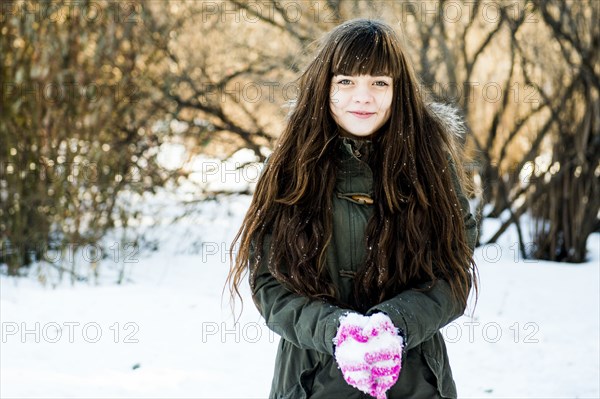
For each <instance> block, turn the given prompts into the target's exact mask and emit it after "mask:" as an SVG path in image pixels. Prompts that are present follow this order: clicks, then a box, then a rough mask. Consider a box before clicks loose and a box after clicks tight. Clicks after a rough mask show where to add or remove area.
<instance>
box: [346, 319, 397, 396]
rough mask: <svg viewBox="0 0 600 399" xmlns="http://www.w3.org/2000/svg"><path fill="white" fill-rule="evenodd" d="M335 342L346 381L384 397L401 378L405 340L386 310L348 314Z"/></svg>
mask: <svg viewBox="0 0 600 399" xmlns="http://www.w3.org/2000/svg"><path fill="white" fill-rule="evenodd" d="M334 343H335V345H336V350H335V358H336V361H337V363H338V366H339V368H340V370H341V371H342V374H343V375H344V379H345V380H346V382H347V383H348V384H350V385H351V386H353V387H355V388H357V389H359V390H360V391H362V392H365V393H368V394H370V395H371V396H373V397H376V398H378V399H384V398H385V397H386V396H385V392H386V391H387V390H388V389H390V388H391V387H392V386H393V385H394V384H395V383H396V381H397V380H398V375H399V373H400V366H401V360H402V344H403V340H402V337H401V336H399V335H398V331H397V329H396V327H394V325H393V324H392V322H391V320H390V319H389V317H388V316H387V315H385V314H384V313H376V314H374V315H372V316H363V315H360V314H358V313H349V314H347V315H344V316H342V317H341V318H340V326H339V328H338V332H337V335H336V337H335V339H334Z"/></svg>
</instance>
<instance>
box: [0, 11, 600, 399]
mask: <svg viewBox="0 0 600 399" xmlns="http://www.w3.org/2000/svg"><path fill="white" fill-rule="evenodd" d="M0 6H1V9H0V68H1V69H0V78H1V82H2V86H1V96H0V204H1V208H0V283H1V285H0V288H1V292H0V294H1V295H0V299H1V302H0V303H1V307H0V319H1V322H2V342H1V345H2V349H1V351H0V364H1V366H2V367H1V371H0V386H2V388H1V391H0V396H2V397H39V396H43V397H98V396H100V395H102V396H111V397H133V396H138V397H139V396H144V397H169V396H173V395H176V396H179V397H199V398H209V397H240V398H242V397H256V398H259V397H266V396H268V389H269V384H270V376H271V371H272V367H273V360H274V353H275V349H276V345H277V339H276V337H273V336H271V335H270V333H269V331H268V329H267V328H266V326H264V323H262V322H261V319H260V317H259V316H258V315H257V313H256V311H255V310H254V309H250V308H253V305H252V301H251V299H249V297H248V296H247V293H246V297H245V299H246V300H245V302H244V304H245V305H246V306H245V307H244V310H243V316H242V319H241V322H242V324H240V323H235V322H234V321H235V320H234V318H233V317H232V315H231V311H230V310H229V305H228V304H227V301H228V293H227V291H225V294H224V296H223V297H222V296H221V294H222V289H223V287H224V283H225V276H226V274H227V270H228V267H229V256H230V255H235V250H232V249H231V248H230V243H231V238H232V237H233V235H234V234H235V233H236V232H237V229H238V228H239V225H240V223H241V220H242V218H243V215H244V213H245V210H246V209H247V207H248V204H249V200H250V198H251V195H252V192H253V188H254V184H255V182H256V178H257V177H258V174H259V173H260V167H261V163H262V161H263V160H264V159H265V157H266V156H267V155H268V154H269V152H270V149H271V148H272V147H273V146H274V144H275V142H276V140H277V137H278V135H279V133H280V132H281V130H282V127H283V124H284V123H285V116H286V114H287V112H288V109H289V108H288V106H289V103H290V102H291V101H293V100H294V98H295V97H296V96H297V92H298V85H297V82H296V80H295V79H296V78H297V77H298V76H299V74H300V72H301V71H302V69H303V67H304V66H305V65H306V64H307V62H308V61H309V60H310V59H311V57H312V52H313V51H314V50H315V40H316V39H318V38H319V37H320V36H321V35H322V34H323V33H324V32H327V31H328V30H330V29H332V28H333V27H334V26H336V25H338V24H339V23H341V22H343V21H345V20H348V19H352V18H356V17H372V18H378V19H382V20H384V21H386V22H388V23H390V24H391V25H392V26H394V27H395V29H396V30H397V32H398V33H399V34H400V35H401V38H402V40H403V44H404V46H405V48H406V50H407V52H408V54H409V55H410V58H411V59H412V61H413V63H414V66H415V68H416V70H417V72H418V74H419V77H420V79H421V84H422V88H423V91H424V92H425V93H427V94H426V97H427V99H428V101H441V102H446V103H450V104H453V105H454V106H456V107H457V108H458V109H459V110H460V112H461V113H462V115H463V116H464V118H465V120H466V122H467V125H468V134H467V135H466V137H465V138H464V146H465V149H466V153H467V155H468V157H467V159H465V167H466V168H467V171H468V173H469V175H470V176H471V177H472V178H473V181H474V182H475V184H476V186H477V187H478V189H479V192H478V193H477V194H476V195H474V196H473V198H471V205H472V212H473V213H475V214H476V215H477V217H478V220H479V224H480V226H479V227H480V237H479V240H478V249H477V251H476V257H477V259H478V266H479V268H480V272H481V278H482V294H481V295H482V296H481V299H480V303H481V304H480V305H478V307H474V313H473V314H471V315H469V317H470V318H469V320H470V321H469V322H470V323H480V324H476V325H475V324H464V323H466V322H463V324H460V323H459V324H457V325H455V326H454V327H458V331H459V333H460V337H461V338H460V339H458V340H457V344H456V345H451V346H452V347H451V348H450V349H451V352H453V353H451V360H452V361H454V362H456V367H454V370H455V371H454V373H455V375H456V378H457V382H458V383H459V384H458V386H459V395H461V397H463V396H462V395H464V397H598V396H599V395H600V388H599V386H598V380H599V378H600V374H599V366H598V362H599V360H598V359H599V357H600V352H599V349H598V341H599V339H600V337H599V332H598V325H599V322H598V317H599V316H598V315H599V314H600V313H599V312H598V303H599V302H600V293H599V291H598V266H599V262H600V254H599V253H598V251H599V248H600V97H599V96H600V55H599V54H600V52H599V50H600V24H598V21H599V20H600V2H598V1H596V0H577V1H562V0H561V1H559V0H548V1H543V0H506V1H504V0H503V1H499V0H498V1H496V0H494V1H463V0H452V1H450V0H448V1H444V0H439V1H428V0H427V1H401V0H400V1H360V0H344V1H341V0H327V1H317V0H314V1H313V0H311V1H286V0H282V1H277V2H270V1H249V2H248V1H199V0H192V1H159V0H149V1H141V0H139V1H137V0H133V1H129V0H127V1H94V0H90V1H83V0H82V1H79V0H75V1H71V0H69V1H67V0H65V1H59V0H51V1H2V3H1V5H0ZM486 289H487V291H486ZM486 292H488V293H489V296H488V297H486ZM486 298H488V299H486ZM237 310H240V308H239V307H238V308H237ZM479 312H481V313H479ZM478 313H479V316H478ZM490 323H491V324H490ZM527 323H530V324H527ZM90 326H91V327H90ZM485 326H487V327H485ZM490 326H492V327H490ZM467 327H468V328H467ZM475 327H477V328H479V330H476V329H475ZM486 328H487V330H486ZM94 332H96V333H98V332H99V333H100V336H101V337H104V338H102V339H101V338H98V334H95V335H94ZM494 332H496V333H497V332H500V337H504V338H498V340H495V338H494V337H497V336H498V334H495V335H493V334H492V333H494ZM67 333H68V334H67ZM467 333H468V334H467ZM471 333H473V334H471ZM128 334H129V335H128ZM448 334H449V335H448V336H447V340H449V341H452V337H453V336H454V335H452V334H455V331H450V330H448ZM528 334H529V335H528ZM492 335H493V336H492ZM107 337H109V338H107ZM126 337H129V338H130V339H133V340H136V339H137V340H138V341H137V342H127V340H126ZM469 337H470V338H472V339H470V338H469ZM507 337H509V338H507ZM527 337H529V338H531V339H534V338H535V339H537V341H536V342H525V341H526V338H527ZM448 338H449V339H448ZM95 339H97V341H95V342H94V340H95ZM563 339H564V340H565V341H563ZM211 340H212V341H211ZM105 341H106V342H105ZM458 341H460V342H458ZM505 341H506V342H505ZM128 343H131V344H135V345H127V344H128ZM503 343H504V345H505V346H501V345H502V344H503ZM528 343H534V344H537V346H534V345H527V344H528ZM544 345H548V346H544ZM524 347H526V348H527V349H526V350H525V349H524ZM532 347H534V348H535V349H531V348H532ZM500 348H502V349H500ZM528 351H531V352H528ZM454 352H455V353H454ZM499 352H502V355H499ZM466 355H468V356H466ZM234 356H235V357H236V358H238V357H239V361H236V362H234V361H233V359H232V357H234ZM498 356H500V357H501V356H506V358H503V359H502V360H501V361H500V363H495V362H493V361H491V360H490V359H495V358H497V357H498ZM455 358H456V360H455ZM92 359H95V360H92ZM256 359H260V363H259V364H260V365H261V367H259V368H258V369H255V368H254V367H252V366H251V365H254V364H255V362H256V361H257V360H256ZM540 359H541V360H543V361H544V362H552V364H566V365H567V366H569V367H570V368H569V372H564V370H561V371H559V368H557V367H550V368H548V369H547V370H546V371H545V372H544V373H541V374H539V373H538V371H539V369H540V368H543V367H544V366H543V365H542V364H540V365H539V367H537V366H536V363H535V362H536V361H541V360H540ZM484 362H485V363H489V362H492V363H491V365H489V367H482V363H484ZM532 362H533V363H532ZM233 363H235V364H233ZM454 365H455V363H453V366H454ZM511 367H512V368H513V369H511ZM519 368H522V372H521V371H519V375H521V377H519V378H517V379H516V380H515V376H514V374H515V370H520V369H519ZM533 369H535V370H538V371H535V372H534V371H533ZM523 373H525V374H523ZM536 373H538V374H536ZM231 378H234V379H235V381H237V383H236V384H231V383H230V380H231ZM31 380H34V381H37V383H36V384H34V385H31V383H30V381H31ZM461 386H463V387H464V389H463V390H462V391H461V389H460V388H461ZM538 395H540V396H538ZM553 395H554V396H553Z"/></svg>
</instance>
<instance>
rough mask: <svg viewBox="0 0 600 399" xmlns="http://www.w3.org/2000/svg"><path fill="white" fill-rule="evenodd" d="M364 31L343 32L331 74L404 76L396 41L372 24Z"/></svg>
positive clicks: (334, 56)
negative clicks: (401, 71)
mask: <svg viewBox="0 0 600 399" xmlns="http://www.w3.org/2000/svg"><path fill="white" fill-rule="evenodd" d="M361 28H362V29H356V28H354V29H348V30H347V31H345V32H342V33H341V35H340V38H339V40H338V42H337V46H336V48H335V50H334V53H333V58H332V62H331V71H330V72H331V74H332V76H335V75H346V76H356V75H371V76H391V77H392V78H397V77H399V76H400V70H401V68H400V60H399V59H398V57H397V56H394V54H397V52H398V49H395V48H394V43H393V37H392V35H391V34H390V33H389V32H386V31H385V30H384V29H382V27H380V26H378V25H375V24H372V25H370V26H369V27H367V28H365V27H361Z"/></svg>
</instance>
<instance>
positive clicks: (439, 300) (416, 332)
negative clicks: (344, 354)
mask: <svg viewBox="0 0 600 399" xmlns="http://www.w3.org/2000/svg"><path fill="white" fill-rule="evenodd" d="M450 171H451V174H452V179H453V183H454V190H455V191H456V194H457V196H458V199H459V202H460V206H461V208H462V212H463V218H464V222H465V229H466V235H467V242H468V245H469V247H470V248H471V250H474V249H475V242H476V239H477V223H476V220H475V217H474V216H473V215H472V214H471V212H470V208H469V201H468V200H467V198H466V196H465V195H464V193H463V191H462V189H461V187H460V184H459V183H458V179H457V177H456V176H457V174H456V169H455V167H454V164H453V163H452V162H450ZM427 285H428V284H423V286H421V287H417V288H426V287H427ZM376 312H384V313H386V314H387V315H388V316H389V317H390V319H391V320H392V322H393V323H394V325H395V326H396V327H398V328H399V329H400V331H401V332H402V334H403V336H404V342H405V349H406V350H409V349H411V348H414V347H416V346H418V345H419V344H420V343H421V342H424V341H426V340H428V339H429V338H431V337H432V336H433V335H434V334H435V333H436V332H437V331H438V330H439V329H440V328H442V327H444V326H445V325H447V324H449V323H451V322H452V321H453V320H456V319H457V318H458V317H460V316H461V315H462V314H463V312H464V308H463V307H461V306H458V305H457V304H456V303H455V301H454V300H453V299H452V293H451V291H450V285H449V284H448V282H446V281H444V280H438V281H437V283H436V284H435V285H434V286H433V287H432V288H431V289H427V290H423V291H421V290H419V291H417V290H414V289H411V290H406V291H403V292H401V293H400V294H398V295H397V296H395V297H393V298H391V299H389V300H387V301H384V302H382V303H380V304H378V305H375V306H374V307H372V308H371V309H369V311H368V312H367V314H373V313H376Z"/></svg>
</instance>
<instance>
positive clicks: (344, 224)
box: [252, 137, 476, 399]
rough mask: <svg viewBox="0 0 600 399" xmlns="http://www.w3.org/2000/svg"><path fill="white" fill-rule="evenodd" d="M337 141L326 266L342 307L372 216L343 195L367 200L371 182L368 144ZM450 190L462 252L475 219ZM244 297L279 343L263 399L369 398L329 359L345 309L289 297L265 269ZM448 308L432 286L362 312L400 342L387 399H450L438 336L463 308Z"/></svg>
mask: <svg viewBox="0 0 600 399" xmlns="http://www.w3.org/2000/svg"><path fill="white" fill-rule="evenodd" d="M338 142H339V143H338V144H339V150H338V155H339V156H340V161H341V166H340V170H339V171H338V175H337V181H336V193H335V195H334V198H333V238H332V242H331V244H330V245H329V247H328V249H327V267H328V269H329V273H330V274H331V276H332V279H333V283H334V284H336V286H337V287H338V289H339V292H340V295H341V297H342V300H346V299H347V298H350V296H351V295H352V290H353V278H354V275H355V273H356V272H357V270H358V268H359V267H360V265H361V264H362V262H363V261H364V259H365V256H366V248H365V245H364V241H363V240H364V231H365V227H366V225H367V222H368V220H369V217H370V216H371V214H372V212H373V206H372V205H368V204H364V203H361V202H358V201H355V200H353V199H352V198H350V197H349V196H350V195H354V194H363V195H368V196H371V197H372V193H373V191H372V183H373V175H372V171H371V168H370V167H369V165H368V164H367V162H365V161H364V159H365V158H366V157H368V155H369V153H370V150H371V142H370V141H365V140H362V141H360V140H354V139H349V138H342V137H340V138H339V139H338ZM451 169H452V170H453V171H454V168H453V167H452V168H451ZM455 189H456V190H457V193H458V194H459V199H460V203H461V207H462V209H464V210H465V212H464V220H465V225H466V228H467V236H468V240H469V245H470V246H471V248H474V246H475V237H476V223H475V219H474V218H473V216H472V215H471V214H470V213H469V203H468V201H467V199H466V197H465V196H464V194H463V193H462V191H460V187H459V186H458V185H457V184H455ZM269 238H270V236H266V238H265V242H264V246H263V254H265V253H266V252H265V251H268V247H269V245H270V239H269ZM261 258H262V259H266V258H267V256H262V257H261ZM252 294H253V299H254V301H255V303H256V304H257V306H258V308H259V311H260V312H261V314H262V316H263V317H264V318H265V320H266V322H267V325H268V326H269V328H271V329H272V330H273V331H274V332H276V333H277V334H279V335H280V336H281V340H280V342H279V348H278V352H277V359H276V362H275V373H274V376H273V382H272V386H271V394H270V396H269V397H270V398H277V399H283V398H286V399H287V398H291V399H302V398H311V399H335V398H343V399H355V398H356V399H358V398H370V396H368V395H366V394H363V393H362V392H360V391H359V390H357V389H356V388H353V387H351V386H350V385H348V384H347V383H346V382H345V381H344V378H343V376H342V373H341V371H340V370H339V369H338V367H337V363H336V361H335V359H334V358H333V352H334V345H333V342H332V340H333V338H334V337H335V335H336V332H337V327H338V324H339V321H338V319H339V318H340V316H341V315H342V314H344V313H345V312H347V310H344V309H340V308H338V307H335V306H332V305H329V304H327V303H325V302H322V301H317V300H311V299H308V298H306V297H303V296H300V295H297V294H294V293H292V292H290V291H289V290H287V289H286V288H284V287H283V286H282V285H281V284H280V283H279V282H278V281H277V280H276V279H275V278H274V277H273V276H272V275H271V273H270V272H269V271H268V269H267V266H266V264H265V262H261V264H260V265H259V267H258V269H257V271H256V284H255V286H254V289H253V292H252ZM452 303H453V301H452V300H451V296H450V289H449V285H448V284H447V283H446V282H444V281H439V282H438V283H437V284H436V285H435V286H434V287H433V288H432V289H431V290H429V291H414V290H406V291H404V292H402V293H400V294H399V295H397V296H396V297H394V298H391V299H389V300H387V301H385V302H383V303H380V304H379V305H377V306H375V307H373V308H372V309H370V311H369V312H368V313H367V314H371V313H373V312H379V311H380V312H385V313H386V314H387V315H388V316H389V317H390V318H391V320H392V322H393V323H394V325H395V326H396V327H398V328H399V329H400V330H401V331H402V333H403V335H404V336H405V352H404V355H403V359H402V370H401V372H400V376H399V378H398V382H397V383H396V384H395V385H394V386H393V387H392V389H390V390H389V391H388V399H400V398H402V399H416V398H427V399H431V398H438V397H442V398H456V396H457V394H456V387H455V384H454V380H453V378H452V372H451V370H450V365H449V363H448V356H447V353H446V346H445V344H444V340H443V338H442V335H441V333H440V331H439V330H440V328H442V327H443V326H445V325H446V324H448V323H450V322H451V321H453V320H455V319H456V318H458V317H459V316H461V315H462V314H463V311H464V309H462V308H461V309H459V308H457V307H456V306H453V305H452Z"/></svg>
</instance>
